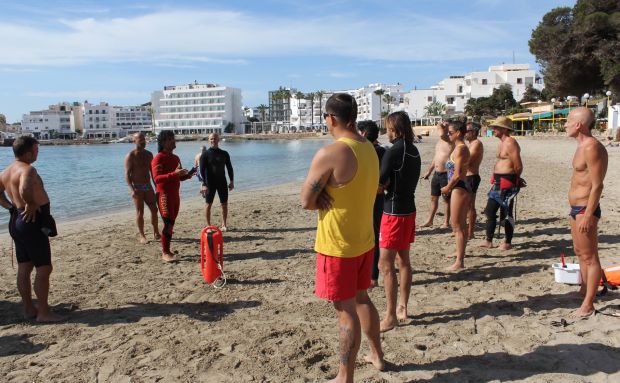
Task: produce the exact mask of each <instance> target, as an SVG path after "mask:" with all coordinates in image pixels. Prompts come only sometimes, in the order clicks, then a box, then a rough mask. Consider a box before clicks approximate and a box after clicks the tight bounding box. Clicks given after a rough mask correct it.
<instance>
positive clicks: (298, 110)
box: [295, 92, 306, 127]
mask: <svg viewBox="0 0 620 383" xmlns="http://www.w3.org/2000/svg"><path fill="white" fill-rule="evenodd" d="M305 96H306V95H305V94H304V93H303V92H295V98H296V99H297V116H298V117H299V126H300V127H301V100H303V99H304V97H305Z"/></svg>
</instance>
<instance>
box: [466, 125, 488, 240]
mask: <svg viewBox="0 0 620 383" xmlns="http://www.w3.org/2000/svg"><path fill="white" fill-rule="evenodd" d="M478 132H480V124H478V123H477V122H468V123H467V133H466V134H465V139H466V140H467V142H468V144H469V167H468V169H467V182H469V184H470V186H471V200H470V204H469V212H468V214H467V220H468V223H469V224H468V228H467V229H468V236H467V237H468V239H474V231H475V230H476V192H477V191H478V186H480V163H481V162H482V157H483V155H484V148H483V146H482V142H480V140H479V139H478Z"/></svg>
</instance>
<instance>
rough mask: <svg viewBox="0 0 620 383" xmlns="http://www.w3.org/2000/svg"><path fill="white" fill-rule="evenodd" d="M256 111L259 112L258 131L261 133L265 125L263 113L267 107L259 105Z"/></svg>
mask: <svg viewBox="0 0 620 383" xmlns="http://www.w3.org/2000/svg"><path fill="white" fill-rule="evenodd" d="M257 109H258V111H259V112H260V115H261V118H262V119H261V123H260V130H261V132H262V131H263V125H264V124H265V112H266V111H267V109H269V107H268V106H267V105H265V104H260V105H259V106H258V107H257Z"/></svg>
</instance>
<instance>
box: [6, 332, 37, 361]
mask: <svg viewBox="0 0 620 383" xmlns="http://www.w3.org/2000/svg"><path fill="white" fill-rule="evenodd" d="M28 337H29V335H27V334H22V335H5V336H0V358H1V357H4V356H11V355H26V354H36V353H37V352H39V351H41V350H43V349H44V348H46V347H47V346H46V345H45V344H34V343H32V341H31V340H30V339H28Z"/></svg>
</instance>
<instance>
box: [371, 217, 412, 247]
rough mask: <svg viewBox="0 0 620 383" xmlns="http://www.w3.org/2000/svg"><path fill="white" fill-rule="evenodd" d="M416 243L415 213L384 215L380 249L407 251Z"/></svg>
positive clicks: (380, 232)
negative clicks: (410, 245)
mask: <svg viewBox="0 0 620 383" xmlns="http://www.w3.org/2000/svg"><path fill="white" fill-rule="evenodd" d="M413 242H415V213H413V214H409V215H390V214H385V213H383V217H381V229H380V231H379V247H380V248H382V249H392V250H407V249H408V248H409V244H411V243H413Z"/></svg>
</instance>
